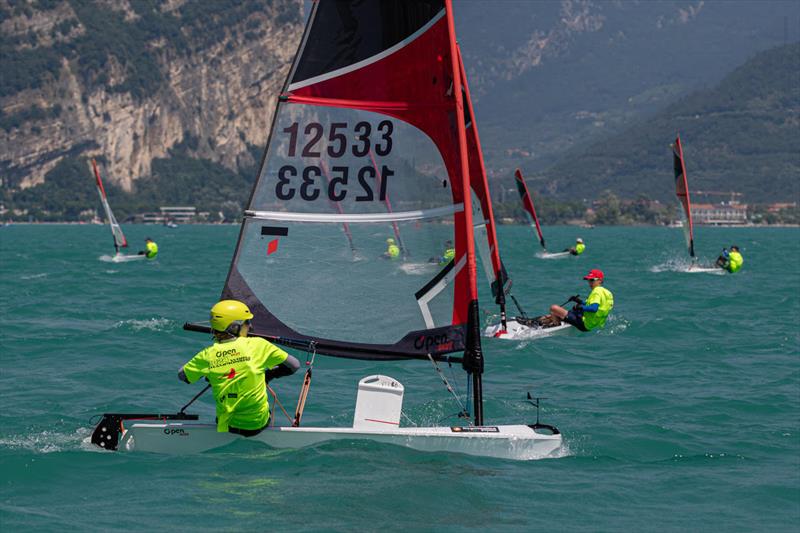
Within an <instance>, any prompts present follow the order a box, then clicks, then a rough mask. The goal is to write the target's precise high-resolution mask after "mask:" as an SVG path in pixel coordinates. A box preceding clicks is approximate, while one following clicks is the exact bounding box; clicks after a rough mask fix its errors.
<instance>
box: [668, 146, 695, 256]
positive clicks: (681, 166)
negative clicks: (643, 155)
mask: <svg viewBox="0 0 800 533" xmlns="http://www.w3.org/2000/svg"><path fill="white" fill-rule="evenodd" d="M672 166H673V169H674V170H675V194H676V196H677V197H678V200H680V202H681V205H682V206H683V212H684V215H685V216H686V224H685V225H684V231H685V232H686V244H687V246H688V247H689V255H690V256H691V257H695V255H694V225H693V223H692V202H691V200H690V199H689V182H688V181H687V180H686V163H685V162H684V160H683V146H682V145H681V136H680V135H678V136H676V137H675V143H674V144H673V145H672Z"/></svg>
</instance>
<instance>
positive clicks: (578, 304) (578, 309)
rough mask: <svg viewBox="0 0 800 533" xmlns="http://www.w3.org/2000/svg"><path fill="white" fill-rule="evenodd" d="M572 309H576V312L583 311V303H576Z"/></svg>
mask: <svg viewBox="0 0 800 533" xmlns="http://www.w3.org/2000/svg"><path fill="white" fill-rule="evenodd" d="M572 310H573V311H575V312H576V313H580V312H582V311H583V304H581V303H576V304H575V306H574V307H573V308H572Z"/></svg>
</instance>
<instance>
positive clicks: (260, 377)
mask: <svg viewBox="0 0 800 533" xmlns="http://www.w3.org/2000/svg"><path fill="white" fill-rule="evenodd" d="M252 318H253V313H251V312H250V309H248V307H247V306H246V305H245V304H244V303H242V302H240V301H238V300H222V301H220V302H218V303H217V304H216V305H214V307H212V308H211V330H212V334H213V337H214V344H213V345H211V346H209V347H208V348H205V349H203V350H201V351H200V352H198V353H197V355H195V356H194V357H192V359H191V360H189V362H188V363H186V364H185V365H183V367H181V369H180V371H179V372H178V379H180V380H181V381H184V382H186V383H194V382H195V381H197V380H198V379H200V378H202V377H205V378H206V379H207V380H208V381H209V383H211V389H212V390H213V391H214V401H215V402H216V405H217V431H220V432H225V431H228V432H230V433H237V434H239V435H244V436H245V437H252V436H254V435H258V434H259V433H260V432H261V431H262V430H263V429H264V428H265V427H267V425H268V424H269V414H270V411H269V403H268V401H267V382H268V381H270V380H272V379H276V378H281V377H283V376H289V375H291V374H294V373H295V372H297V369H299V368H300V362H299V361H298V360H297V359H296V358H294V357H292V356H291V355H289V354H287V353H286V352H284V351H283V350H281V349H280V348H278V347H277V346H275V345H274V344H272V343H270V342H268V341H266V340H265V339H262V338H260V337H248V336H247V334H248V332H249V329H250V320H251V319H252Z"/></svg>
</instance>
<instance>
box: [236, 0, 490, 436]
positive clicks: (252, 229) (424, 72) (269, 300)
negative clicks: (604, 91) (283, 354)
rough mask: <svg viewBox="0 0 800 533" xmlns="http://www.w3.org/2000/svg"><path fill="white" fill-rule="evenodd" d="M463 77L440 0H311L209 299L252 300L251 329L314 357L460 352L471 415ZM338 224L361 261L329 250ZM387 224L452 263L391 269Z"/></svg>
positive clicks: (474, 302)
mask: <svg viewBox="0 0 800 533" xmlns="http://www.w3.org/2000/svg"><path fill="white" fill-rule="evenodd" d="M462 80H463V78H462V75H461V72H460V65H459V58H458V52H457V47H456V42H455V34H454V28H453V18H452V8H451V4H450V1H449V0H385V1H381V2H361V1H350V2H348V1H338V2H333V1H320V2H315V3H314V4H313V7H312V12H311V14H310V18H309V22H308V25H307V27H306V31H305V34H304V36H303V40H302V42H301V45H300V49H299V51H298V53H297V56H296V58H295V61H294V64H293V65H292V68H291V70H290V73H289V77H288V79H287V81H286V83H285V85H284V88H283V91H282V93H281V94H280V96H279V98H278V104H277V109H276V111H275V114H274V117H273V123H272V128H271V132H270V135H269V141H268V145H267V148H266V154H265V157H264V159H263V163H262V166H261V169H260V171H259V175H258V178H257V181H256V184H255V188H254V190H253V193H252V196H251V199H250V202H249V204H248V207H247V210H246V211H245V218H244V222H243V224H242V229H241V233H240V237H239V242H238V245H237V248H236V253H235V255H234V259H233V261H232V264H231V268H230V271H229V274H228V278H227V280H226V283H225V288H224V290H223V296H224V297H226V298H236V299H239V300H242V301H244V302H246V303H247V304H248V305H249V306H250V309H251V310H252V311H253V313H254V315H255V318H254V319H253V326H254V327H253V329H254V330H255V332H256V333H257V334H264V335H266V336H270V337H273V338H276V339H277V340H278V342H281V339H293V341H301V342H309V343H310V342H313V343H314V347H315V349H316V351H317V352H318V353H321V354H328V355H335V356H339V357H350V358H359V359H403V358H425V359H427V358H428V356H429V355H430V356H431V357H433V358H434V359H437V360H450V361H461V362H462V365H463V366H464V368H465V370H467V372H468V373H470V374H471V375H472V376H473V394H474V396H475V398H476V406H475V413H474V415H475V419H476V421H478V422H479V421H480V420H481V419H482V413H481V412H480V401H479V399H480V394H481V391H480V374H481V373H482V371H483V359H482V354H481V347H480V336H479V318H478V298H477V285H476V277H475V276H476V263H475V246H474V239H473V231H472V228H473V220H472V203H471V201H470V193H469V190H470V176H469V168H470V165H469V156H468V139H467V132H466V131H465V127H464V124H465V107H464V106H465V104H464V99H463V94H462ZM475 142H477V139H476V141H475ZM323 159H324V160H325V163H324V165H325V166H326V170H327V176H326V175H325V174H326V172H324V171H323V163H322V161H323ZM390 198H391V203H390V204H389V199H390ZM389 205H391V208H389ZM345 223H346V224H348V228H349V231H350V232H351V233H352V238H353V239H354V240H355V241H356V242H358V243H359V251H360V252H361V254H362V255H364V256H365V257H366V258H367V260H366V261H358V262H355V263H353V262H352V261H350V260H349V259H348V260H347V261H345V260H344V258H341V257H340V256H339V255H337V253H336V249H335V241H336V238H335V232H336V231H338V228H339V227H341V226H342V225H343V224H345ZM395 228H396V230H397V232H398V233H397V234H399V233H400V232H402V234H403V237H404V238H403V243H404V244H405V246H407V247H408V248H409V249H412V250H420V251H423V250H427V251H429V252H428V253H429V254H430V255H435V254H436V253H437V252H438V251H440V250H441V249H442V246H443V243H446V242H447V241H452V242H453V243H454V248H455V252H456V253H455V258H454V260H453V261H452V262H450V263H449V264H448V265H445V266H444V267H440V268H437V270H436V271H434V272H432V273H431V274H430V275H429V276H428V277H425V276H420V275H409V274H405V273H403V272H402V270H401V269H399V268H398V265H397V263H396V262H394V261H392V260H388V259H384V258H382V257H381V255H382V253H383V252H384V251H385V242H386V238H387V236H389V235H391V234H393V233H394V232H395ZM389 232H391V233H389ZM332 243H334V244H332ZM454 352H456V353H457V352H463V357H457V356H451V355H449V354H452V353H454Z"/></svg>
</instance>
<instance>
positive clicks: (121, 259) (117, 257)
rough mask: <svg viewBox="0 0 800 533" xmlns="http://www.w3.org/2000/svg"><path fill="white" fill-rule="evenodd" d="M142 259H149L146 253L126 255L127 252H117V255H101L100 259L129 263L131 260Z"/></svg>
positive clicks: (108, 261)
mask: <svg viewBox="0 0 800 533" xmlns="http://www.w3.org/2000/svg"><path fill="white" fill-rule="evenodd" d="M142 259H147V256H145V255H125V254H116V255H113V256H112V255H101V256H100V261H105V262H106V263H129V262H131V261H141V260H142Z"/></svg>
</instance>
